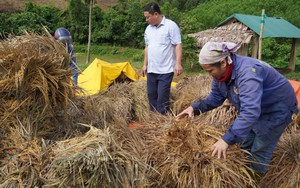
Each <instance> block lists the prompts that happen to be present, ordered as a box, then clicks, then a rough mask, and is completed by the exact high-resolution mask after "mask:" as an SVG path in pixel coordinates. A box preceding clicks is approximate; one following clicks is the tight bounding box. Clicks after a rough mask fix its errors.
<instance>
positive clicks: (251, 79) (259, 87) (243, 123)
mask: <svg viewBox="0 0 300 188" xmlns="http://www.w3.org/2000/svg"><path fill="white" fill-rule="evenodd" d="M238 87H239V99H240V113H239V115H238V117H237V118H236V119H235V121H234V122H233V124H232V125H231V126H230V127H229V129H228V131H227V132H226V133H225V134H224V136H223V137H222V139H223V140H224V141H225V142H226V143H227V144H229V145H232V144H234V143H241V142H242V141H244V139H246V137H247V135H248V134H249V132H250V130H251V129H252V128H253V126H254V124H255V123H256V122H257V121H258V118H259V116H260V113H261V98H262V94H263V73H262V68H261V67H259V66H253V67H252V68H251V69H250V70H249V69H247V70H246V71H245V73H244V74H243V75H241V76H240V78H239V83H238Z"/></svg>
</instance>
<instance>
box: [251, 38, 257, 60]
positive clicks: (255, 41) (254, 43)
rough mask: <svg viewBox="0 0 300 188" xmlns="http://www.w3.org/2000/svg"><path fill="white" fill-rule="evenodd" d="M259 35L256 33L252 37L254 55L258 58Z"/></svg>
mask: <svg viewBox="0 0 300 188" xmlns="http://www.w3.org/2000/svg"><path fill="white" fill-rule="evenodd" d="M258 40H259V36H258V35H257V34H256V33H255V34H254V36H253V39H252V56H251V57H253V58H255V59H257V58H258V57H257V52H258V43H259V41H258Z"/></svg>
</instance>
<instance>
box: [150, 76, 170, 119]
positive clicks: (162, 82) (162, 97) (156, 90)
mask: <svg viewBox="0 0 300 188" xmlns="http://www.w3.org/2000/svg"><path fill="white" fill-rule="evenodd" d="M173 76H174V73H173V72H172V73H167V74H155V73H148V74H147V92H148V100H149V104H150V109H151V111H153V112H155V111H157V112H159V113H161V114H163V115H164V114H166V112H167V111H169V110H170V91H171V83H172V80H173Z"/></svg>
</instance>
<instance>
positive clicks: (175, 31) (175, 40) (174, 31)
mask: <svg viewBox="0 0 300 188" xmlns="http://www.w3.org/2000/svg"><path fill="white" fill-rule="evenodd" d="M169 32H170V36H171V43H172V44H173V45H176V44H181V43H182V42H181V35H180V29H179V27H178V25H177V24H176V23H175V22H172V24H171V27H170V30H169Z"/></svg>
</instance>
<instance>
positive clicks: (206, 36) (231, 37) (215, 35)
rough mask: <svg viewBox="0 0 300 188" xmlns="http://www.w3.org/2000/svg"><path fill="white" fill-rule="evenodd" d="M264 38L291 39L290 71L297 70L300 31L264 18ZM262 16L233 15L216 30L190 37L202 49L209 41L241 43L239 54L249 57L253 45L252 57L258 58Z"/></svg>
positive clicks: (289, 24) (283, 21)
mask: <svg viewBox="0 0 300 188" xmlns="http://www.w3.org/2000/svg"><path fill="white" fill-rule="evenodd" d="M263 21H264V23H265V24H264V27H263V28H264V30H263V35H262V38H270V37H276V38H291V39H292V47H291V56H290V62H289V69H290V70H291V71H294V70H295V62H296V49H297V39H299V38H300V29H299V28H298V27H296V26H294V25H293V24H291V23H289V22H288V21H286V20H284V19H282V18H274V17H264V20H263ZM261 23H262V17H261V16H252V15H246V14H233V15H231V16H229V17H228V18H226V19H225V20H224V21H223V22H221V23H220V24H219V25H218V26H217V27H216V28H214V29H208V30H205V31H201V32H198V33H192V34H189V35H188V36H190V37H195V38H196V41H197V42H196V45H197V46H198V47H202V46H203V45H204V44H205V43H206V42H208V41H227V42H235V43H240V44H241V48H240V49H239V51H238V54H241V55H248V49H249V46H250V45H252V52H251V56H252V57H254V58H258V46H259V35H260V31H261Z"/></svg>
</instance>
